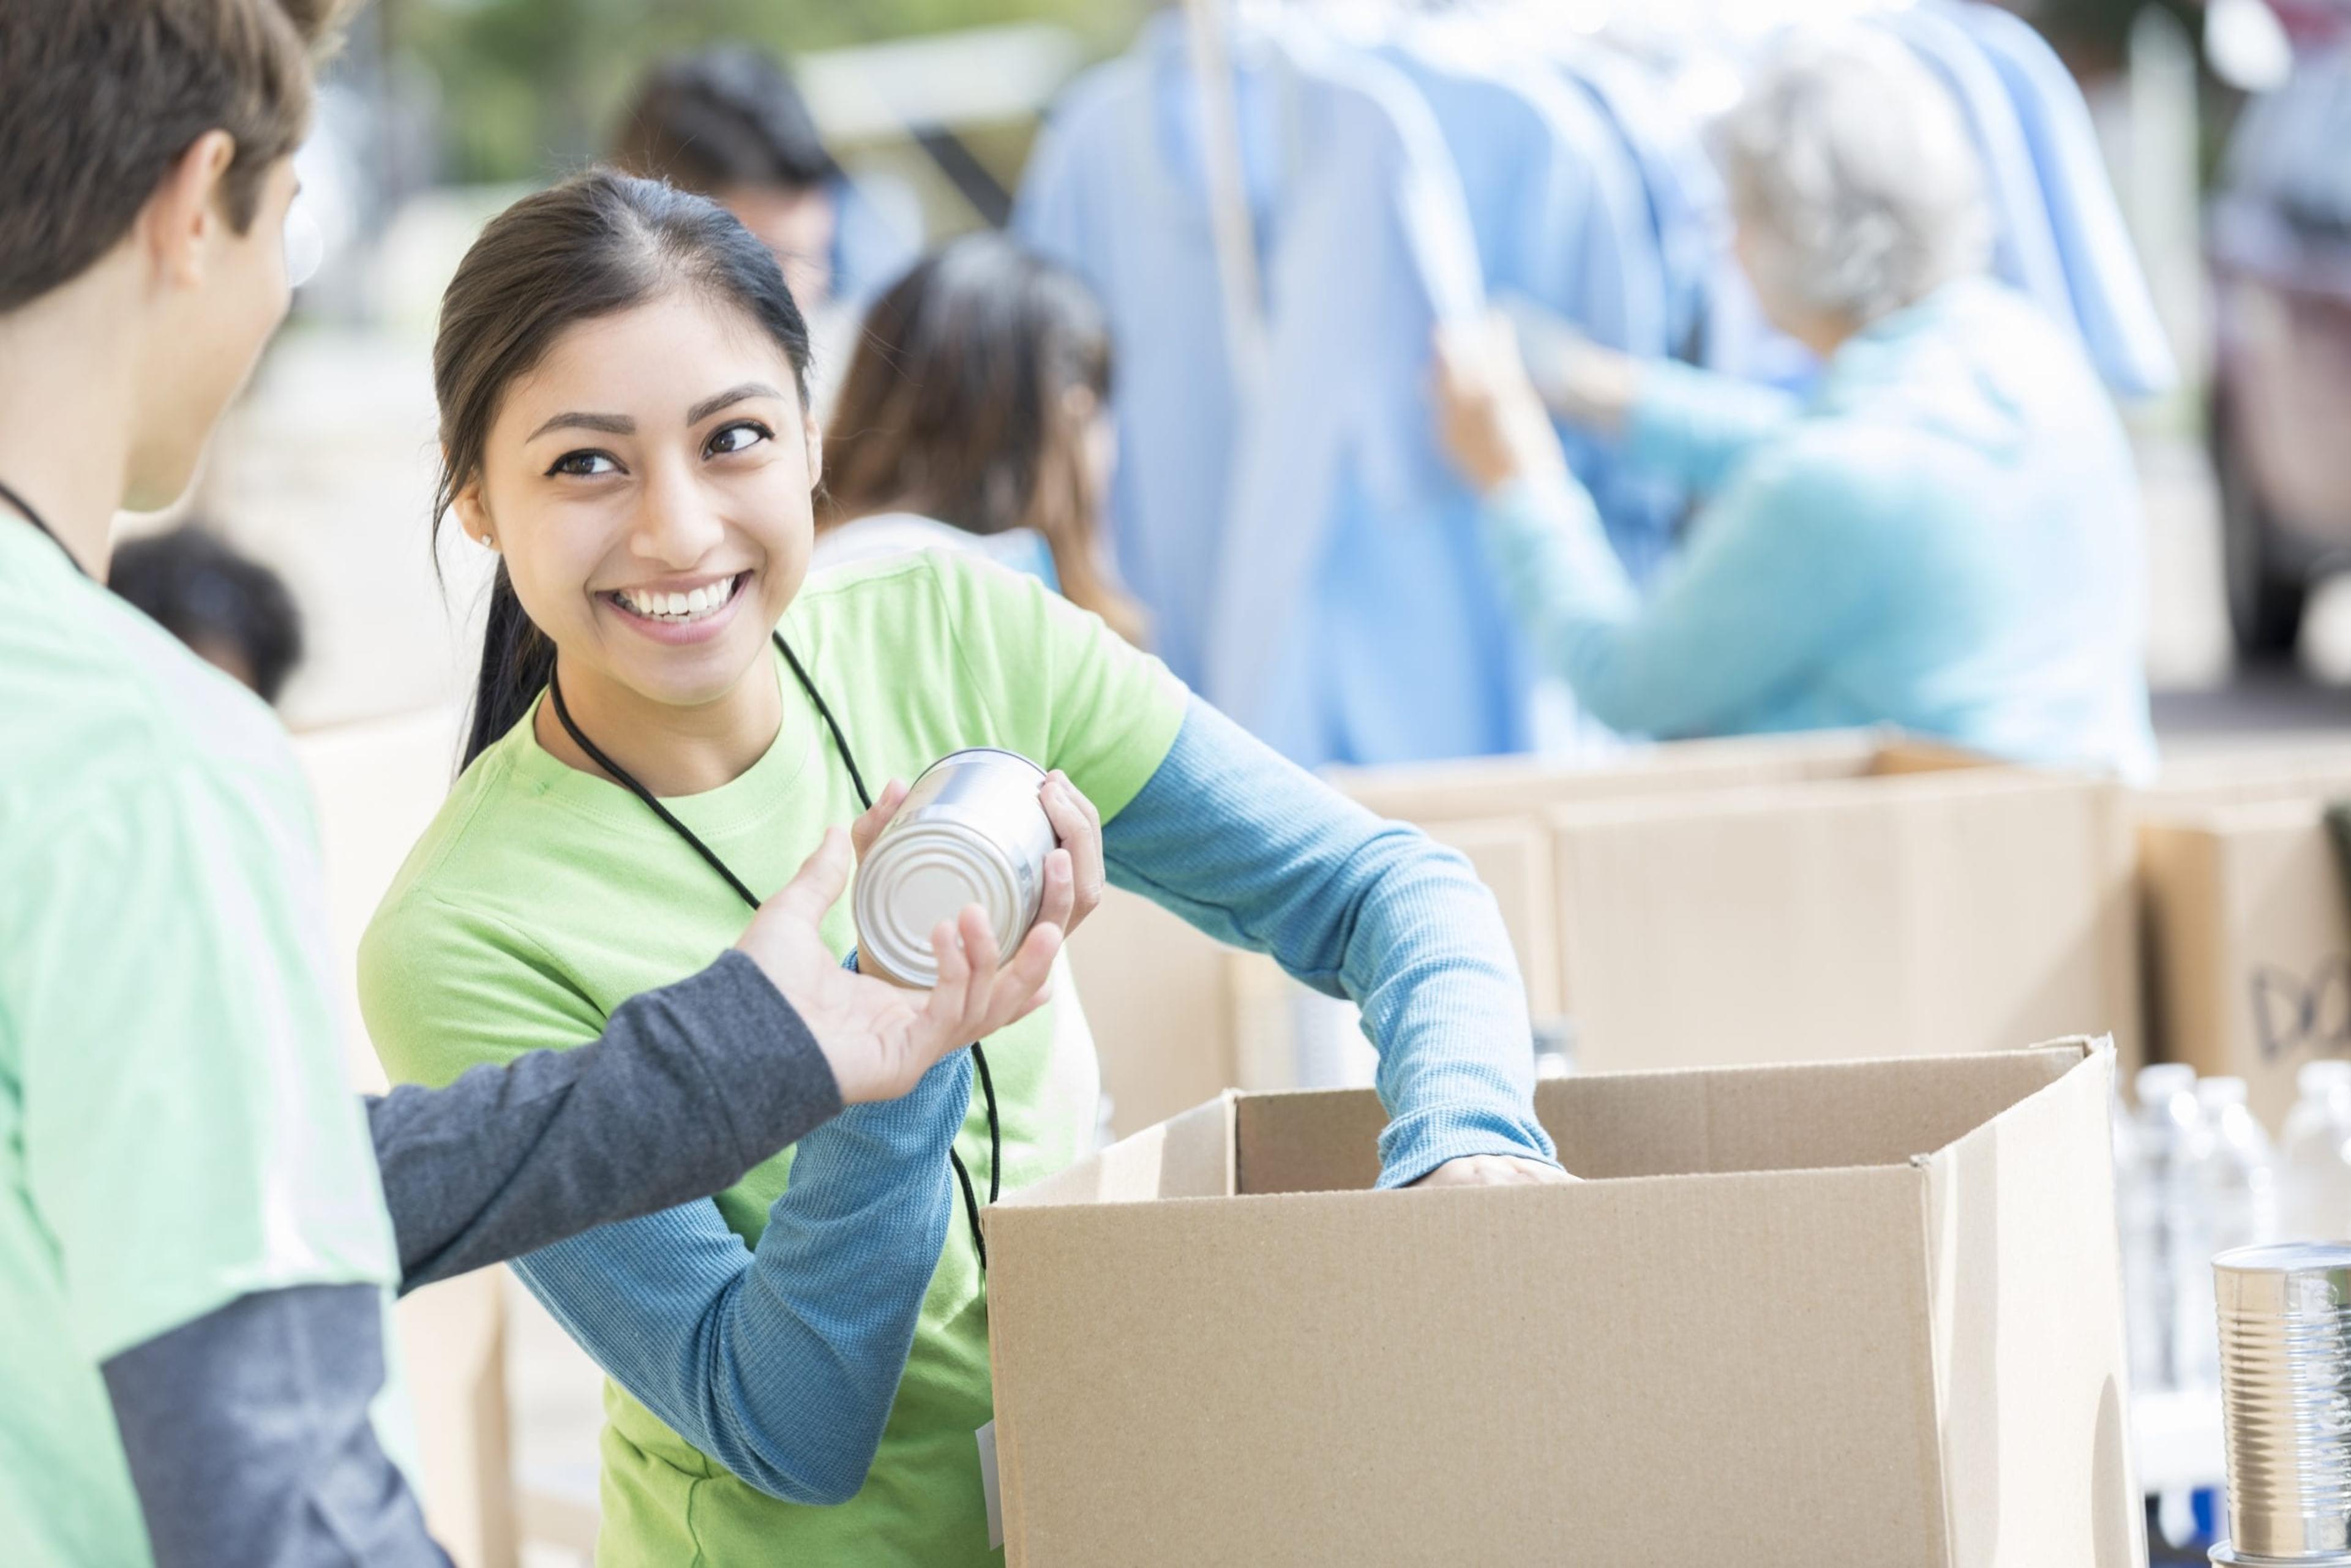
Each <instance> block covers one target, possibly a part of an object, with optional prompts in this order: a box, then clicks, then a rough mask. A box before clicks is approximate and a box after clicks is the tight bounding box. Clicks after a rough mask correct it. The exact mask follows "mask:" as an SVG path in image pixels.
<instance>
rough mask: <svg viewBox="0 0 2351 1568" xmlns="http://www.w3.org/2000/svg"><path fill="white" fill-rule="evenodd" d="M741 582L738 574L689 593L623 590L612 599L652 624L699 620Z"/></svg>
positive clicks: (718, 604)
mask: <svg viewBox="0 0 2351 1568" xmlns="http://www.w3.org/2000/svg"><path fill="white" fill-rule="evenodd" d="M741 580H742V579H741V577H740V576H739V575H737V576H736V577H730V578H726V579H725V580H721V581H718V582H714V583H711V584H709V585H708V586H706V587H704V588H697V589H695V590H694V591H692V592H690V593H637V592H632V591H630V590H628V589H625V588H624V589H622V590H621V591H619V592H618V593H616V594H615V595H614V596H613V597H615V598H616V599H618V600H620V601H621V602H622V604H624V605H626V606H628V607H629V608H630V609H631V610H633V611H635V612H637V613H638V614H640V615H643V616H646V617H649V618H650V619H653V620H655V621H698V620H700V619H701V618H702V617H704V616H705V615H707V614H709V613H710V612H712V611H714V610H716V609H718V608H719V607H720V606H722V605H724V604H725V603H726V601H728V600H729V599H731V598H733V597H734V596H735V585H736V584H737V582H740V581H741Z"/></svg>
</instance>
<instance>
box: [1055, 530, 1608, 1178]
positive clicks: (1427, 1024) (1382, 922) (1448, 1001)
mask: <svg viewBox="0 0 2351 1568" xmlns="http://www.w3.org/2000/svg"><path fill="white" fill-rule="evenodd" d="M1594 526H1595V527H1596V526H1597V524H1596V523H1595V524H1594ZM1602 549H1606V546H1602ZM1102 850H1103V855H1104V859H1105V861H1106V862H1107V867H1108V870H1109V873H1110V879H1111V881H1112V882H1113V883H1116V884H1118V885H1119V886H1121V887H1123V888H1127V889H1129V890H1131V891H1134V892H1137V893H1140V894H1144V896H1146V897H1148V898H1150V899H1151V900H1153V901H1154V902H1155V903H1156V904H1161V905H1163V906H1164V907H1165V908H1167V909H1169V910H1171V911H1173V912H1174V913H1175V914H1177V915H1182V916H1183V917H1184V918H1185V919H1186V920H1187V921H1189V922H1191V924H1193V925H1196V926H1197V927H1199V928H1200V929H1201V930H1202V931H1205V932H1207V934H1208V935H1209V936H1215V937H1217V939H1218V940H1220V941H1224V942H1228V943H1230V944H1232V945H1234V946H1241V947H1247V948H1249V949H1251V950H1252V951H1255V952H1259V953H1268V954H1270V955H1272V956H1273V957H1274V959H1275V960H1276V961H1277V962H1278V963H1280V965H1281V967H1283V968H1284V969H1286V970H1287V971H1289V973H1290V975H1291V976H1292V977H1295V978H1297V979H1298V980H1300V981H1301V982H1303V983H1304V984H1306V985H1309V986H1311V987H1313V988H1315V989H1317V990H1320V991H1322V992H1324V993H1326V994H1329V995H1332V996H1342V995H1343V996H1346V997H1349V998H1353V1001H1354V1002H1355V1004H1356V1005H1357V1006H1358V1007H1359V1008H1361V1009H1363V1014H1364V1032H1365V1033H1366V1034H1368V1035H1369V1036H1370V1037H1371V1039H1372V1043H1373V1044H1374V1046H1376V1047H1377V1048H1378V1050H1379V1056H1380V1066H1379V1078H1378V1086H1379V1092H1380V1100H1381V1103H1383V1104H1384V1105H1385V1106H1386V1107H1387V1111H1388V1115H1389V1118H1390V1119H1389V1122H1388V1126H1387V1130H1386V1131H1385V1132H1384V1133H1382V1134H1380V1181H1379V1185H1380V1186H1384V1187H1393V1186H1405V1185H1407V1184H1409V1183H1411V1182H1415V1181H1417V1180H1419V1179H1420V1178H1421V1177H1422V1176H1426V1175H1427V1174H1428V1173H1429V1172H1430V1171H1433V1170H1435V1169H1436V1168H1437V1166H1441V1165H1443V1164H1444V1163H1445V1162H1446V1161H1447V1160H1452V1159H1458V1158H1460V1157H1462V1156H1464V1155H1519V1156H1521V1157H1524V1158H1529V1159H1540V1160H1550V1159H1552V1144H1551V1139H1550V1138H1549V1136H1547V1135H1546V1134H1544V1132H1543V1130H1542V1126H1541V1124H1540V1123H1538V1122H1537V1121H1536V1120H1535V1115H1534V1103H1533V1094H1534V1046H1533V1035H1532V1030H1531V1028H1530V1026H1529V1023H1528V1019H1527V1002H1526V988H1525V983H1524V982H1523V981H1522V980H1521V979H1520V976H1519V967H1518V961H1517V959H1516V958H1515V957H1513V956H1512V955H1511V951H1510V935H1509V933H1508V932H1507V931H1506V930H1505V929H1504V927H1503V925H1502V915H1501V911H1500V909H1499V906H1498V905H1497V904H1495V902H1494V895H1493V894H1491V893H1490V892H1489V891H1488V890H1487V889H1486V887H1485V886H1484V885H1483V884H1482V883H1479V881H1478V879H1477V877H1476V875H1475V874H1474V873H1472V872H1471V871H1470V869H1469V864H1468V862H1467V861H1466V860H1464V859H1462V857H1461V856H1459V855H1458V854H1456V853H1455V852H1452V851H1450V850H1447V849H1444V848H1441V847H1440V846H1438V845H1437V844H1436V843H1434V842H1432V841H1430V840H1429V839H1428V837H1427V836H1426V834H1424V833H1422V832H1421V831H1419V830H1418V829H1416V828H1411V827H1407V826H1405V825H1404V824H1403V823H1400V822H1384V821H1380V820H1379V819H1377V818H1376V817H1374V816H1373V815H1372V814H1371V813H1370V812H1369V811H1366V810H1364V809H1363V808H1362V807H1360V806H1357V805H1355V804H1354V803H1353V801H1351V800H1347V799H1346V798H1345V797H1344V796H1342V795H1341V794H1339V793H1338V791H1336V790H1334V789H1332V788H1331V787H1330V786H1328V785H1327V784H1324V783H1323V782H1322V781H1321V780H1320V779H1316V778H1314V777H1313V776H1312V775H1311V774H1310V773H1308V772H1306V771H1305V770H1304V769H1302V768H1299V767H1297V766H1296V765H1294V764H1292V763H1291V762H1290V761H1289V760H1287V759H1286V758H1282V757H1281V756H1280V755H1279V754H1277V753H1276V752H1274V751H1273V750H1272V749H1271V748H1270V747H1267V746H1266V745H1265V744H1264V743H1263V742H1261V741H1259V740H1258V739H1257V738H1256V737H1253V736H1251V735H1249V733H1248V732H1247V731H1245V730H1243V729H1242V728H1241V727H1239V726H1238V725H1237V724H1235V723H1233V721H1232V720H1230V719H1228V718H1227V717H1226V716H1224V715H1222V714H1220V713H1218V712H1217V710H1216V709H1215V708H1213V707H1210V706H1208V705H1207V704H1206V703H1204V702H1201V701H1199V700H1197V699H1194V701H1193V702H1192V704H1191V706H1190V707H1189V708H1188V709H1187V711H1186V714H1185V717H1184V724H1183V727H1182V728H1181V729H1180V730H1179V731H1177V733H1176V737H1175V746H1174V747H1172V748H1171V749H1170V750H1169V752H1168V754H1167V757H1166V759H1165V761H1163V762H1162V763H1161V764H1160V765H1159V768H1158V769H1157V770H1156V771H1155V772H1154V773H1153V774H1152V776H1151V781H1150V782H1149V783H1148V784H1146V785H1144V788H1143V790H1142V792H1141V793H1140V794H1138V795H1136V796H1135V798H1134V800H1133V801H1131V802H1129V803H1128V805H1127V806H1126V808H1125V809H1124V810H1122V811H1120V812H1119V813H1118V814H1117V815H1116V816H1114V817H1113V818H1111V819H1110V821H1108V822H1107V823H1106V824H1105V825H1104V827H1103V829H1102Z"/></svg>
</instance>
